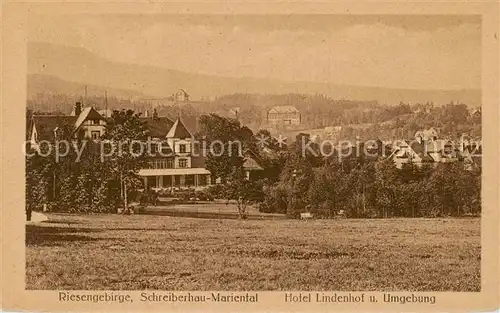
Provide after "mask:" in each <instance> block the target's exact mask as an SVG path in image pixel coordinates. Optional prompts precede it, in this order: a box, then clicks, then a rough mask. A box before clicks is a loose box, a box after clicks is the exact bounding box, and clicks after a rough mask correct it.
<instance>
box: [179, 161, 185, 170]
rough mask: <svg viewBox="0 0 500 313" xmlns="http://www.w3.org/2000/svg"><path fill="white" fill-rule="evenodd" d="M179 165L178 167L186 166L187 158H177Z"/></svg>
mask: <svg viewBox="0 0 500 313" xmlns="http://www.w3.org/2000/svg"><path fill="white" fill-rule="evenodd" d="M179 167H180V168H185V167H187V159H179Z"/></svg>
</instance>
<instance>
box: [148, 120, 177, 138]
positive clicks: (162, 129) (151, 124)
mask: <svg viewBox="0 0 500 313" xmlns="http://www.w3.org/2000/svg"><path fill="white" fill-rule="evenodd" d="M140 120H141V121H142V122H144V123H145V125H146V127H147V128H148V130H149V133H150V135H151V137H157V138H165V137H166V136H167V133H168V131H169V130H170V128H172V125H173V124H174V122H172V120H171V119H169V118H168V117H156V118H153V117H141V118H140Z"/></svg>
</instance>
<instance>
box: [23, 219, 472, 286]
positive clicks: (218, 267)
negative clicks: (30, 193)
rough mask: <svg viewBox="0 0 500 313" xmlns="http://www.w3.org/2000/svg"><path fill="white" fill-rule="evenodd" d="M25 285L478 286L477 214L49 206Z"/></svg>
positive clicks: (29, 253) (29, 242)
mask: <svg viewBox="0 0 500 313" xmlns="http://www.w3.org/2000/svg"><path fill="white" fill-rule="evenodd" d="M49 219H50V221H48V222H43V223H39V224H27V225H26V288H27V289H113V290H117V289H122V290H136V289H160V290H336V291H342V290H367V291H368V290H377V291H479V290H480V262H481V246H480V244H481V242H480V239H481V238H480V219H478V218H470V219H469V218H467V219H465V218H464V219H385V220H382V219H374V220H367V219H359V220H358V219H344V220H309V221H300V220H286V219H277V220H266V219H264V220H236V219H202V218H187V217H171V216H154V215H131V216H123V215H111V214H110V215H107V214H102V215H71V214H49Z"/></svg>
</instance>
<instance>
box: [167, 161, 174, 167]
mask: <svg viewBox="0 0 500 313" xmlns="http://www.w3.org/2000/svg"><path fill="white" fill-rule="evenodd" d="M167 168H174V160H173V159H168V160H167Z"/></svg>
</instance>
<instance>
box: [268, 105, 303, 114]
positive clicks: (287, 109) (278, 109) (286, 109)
mask: <svg viewBox="0 0 500 313" xmlns="http://www.w3.org/2000/svg"><path fill="white" fill-rule="evenodd" d="M269 113H299V110H297V108H296V107H294V106H293V105H279V106H275V107H272V108H271V109H270V110H269Z"/></svg>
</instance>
